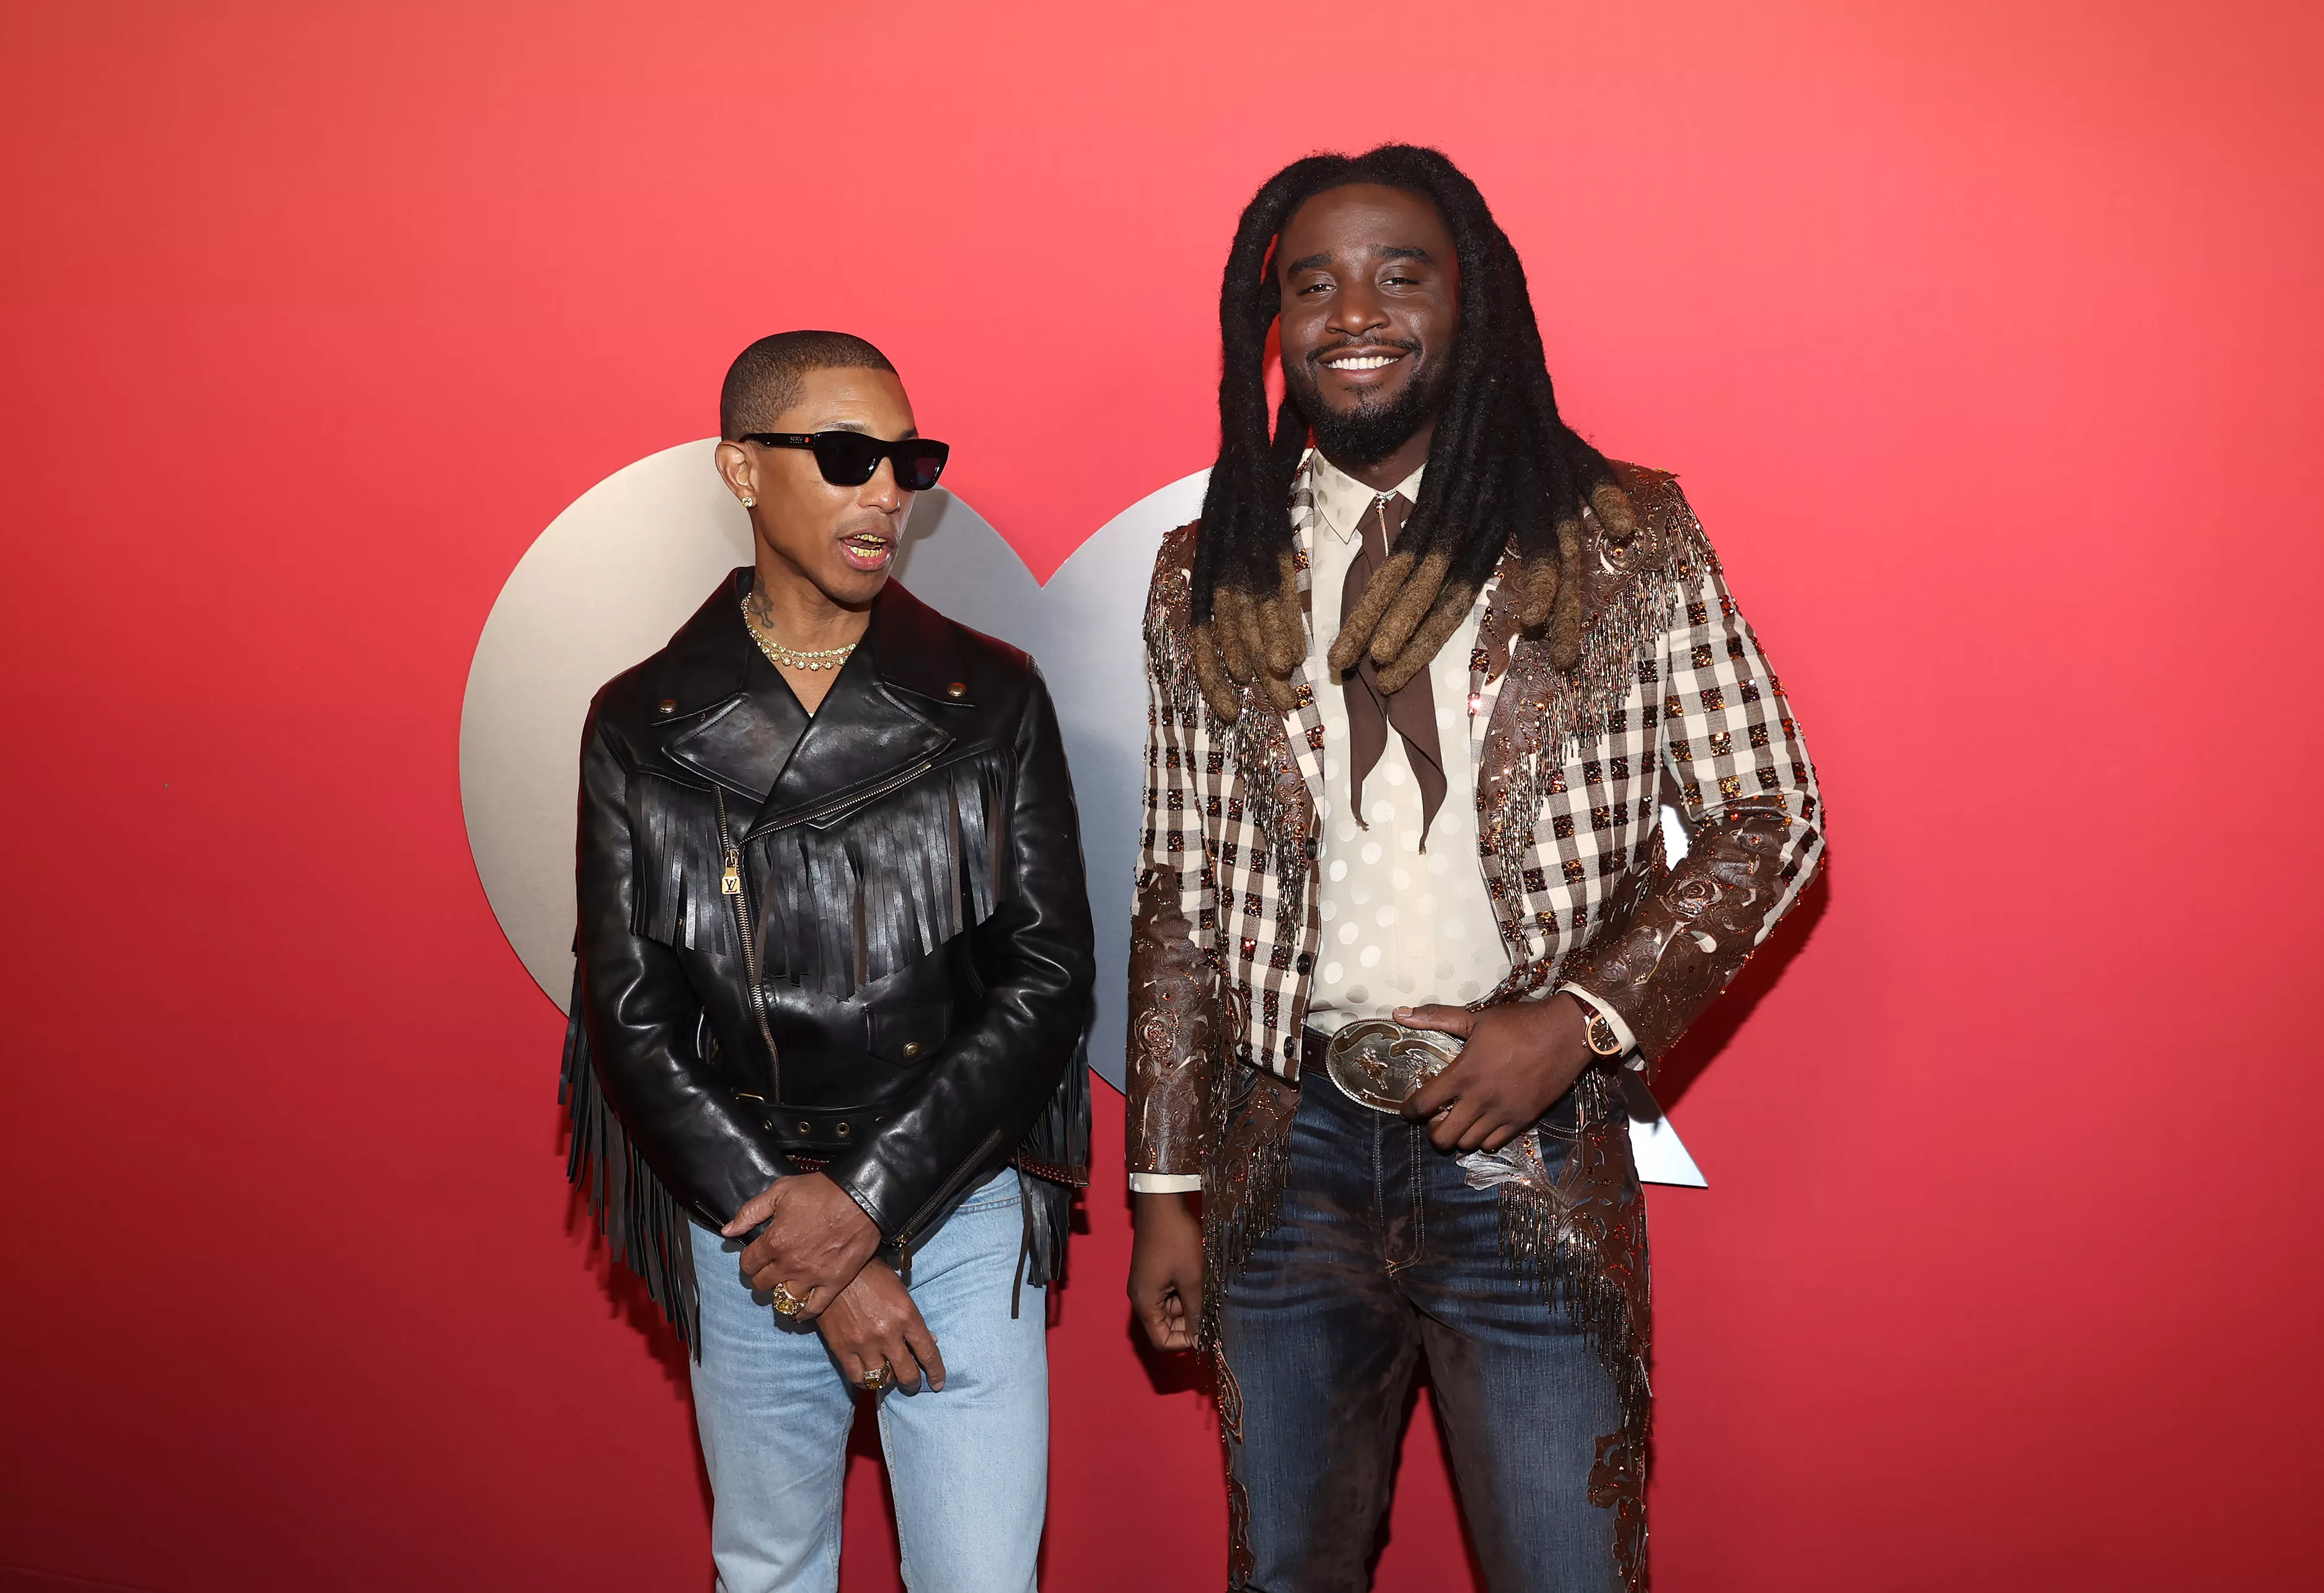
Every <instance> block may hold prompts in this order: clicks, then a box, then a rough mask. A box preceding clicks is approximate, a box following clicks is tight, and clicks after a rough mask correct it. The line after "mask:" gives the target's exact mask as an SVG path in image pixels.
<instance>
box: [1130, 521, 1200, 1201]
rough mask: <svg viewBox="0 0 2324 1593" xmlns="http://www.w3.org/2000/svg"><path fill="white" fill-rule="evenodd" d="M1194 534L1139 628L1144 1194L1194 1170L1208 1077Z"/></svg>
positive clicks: (1135, 1080)
mask: <svg viewBox="0 0 2324 1593" xmlns="http://www.w3.org/2000/svg"><path fill="white" fill-rule="evenodd" d="M1192 529H1193V528H1191V527H1188V528H1185V529H1182V530H1179V531H1176V532H1173V533H1172V534H1171V536H1170V537H1169V538H1168V539H1167V540H1166V541H1165V542H1164V544H1163V548H1162V557H1161V558H1160V559H1159V560H1158V561H1157V566H1156V570H1155V577H1154V588H1153V596H1152V599H1151V602H1150V603H1149V605H1148V615H1147V624H1146V690H1147V714H1146V781H1145V787H1146V823H1145V826H1144V833H1143V836H1142V838H1141V841H1140V843H1139V857H1138V892H1137V900H1136V906H1135V907H1134V908H1133V909H1132V913H1131V917H1130V1055H1129V1057H1128V1059H1127V1061H1128V1064H1129V1065H1128V1068H1127V1070H1126V1071H1127V1073H1128V1076H1129V1082H1130V1088H1129V1091H1128V1105H1129V1114H1130V1124H1129V1135H1128V1139H1129V1156H1130V1175H1131V1177H1132V1179H1133V1180H1136V1181H1139V1183H1143V1185H1144V1187H1147V1188H1155V1187H1163V1188H1169V1187H1186V1186H1187V1185H1186V1184H1185V1183H1184V1182H1183V1181H1186V1180H1193V1179H1197V1178H1199V1176H1200V1175H1201V1173H1202V1170H1203V1150H1204V1137H1205V1135H1206V1134H1207V1132H1208V1130H1209V1126H1210V1122H1211V1112H1210V1091H1211V1089H1212V1088H1213V1082H1214V1081H1213V1078H1212V1067H1213V1044H1212V1031H1213V1025H1214V1023H1215V1022H1216V1014H1215V1013H1213V1010H1212V1002H1213V994H1214V991H1213V979H1212V977H1211V964H1210V951H1211V941H1212V937H1213V935H1214V934H1215V933H1216V931H1215V925H1216V921H1217V903H1216V901H1215V899H1214V898H1213V890H1212V888H1211V885H1210V882H1209V881H1210V872H1209V870H1208V869H1207V868H1206V867H1205V863H1206V861H1207V854H1206V852H1205V850H1204V824H1203V780H1202V771H1203V769H1204V767H1205V763H1206V760H1207V759H1208V757H1209V753H1210V748H1209V744H1208V736H1207V734H1206V733H1205V729H1204V724H1203V706H1202V695H1201V692H1200V690H1199V688H1198V687H1197V686H1195V684H1194V680H1193V678H1192V675H1193V667H1192V665H1191V663H1190V662H1188V655H1187V651H1186V648H1187V631H1188V627H1187V617H1186V606H1187V604H1186V574H1185V565H1186V562H1187V558H1188V557H1189V553H1190V549H1191V543H1192ZM1148 1179H1152V1180H1155V1181H1156V1182H1154V1183H1147V1182H1145V1181H1146V1180H1148ZM1161 1180H1168V1181H1169V1182H1168V1183H1162V1182H1160V1181H1161Z"/></svg>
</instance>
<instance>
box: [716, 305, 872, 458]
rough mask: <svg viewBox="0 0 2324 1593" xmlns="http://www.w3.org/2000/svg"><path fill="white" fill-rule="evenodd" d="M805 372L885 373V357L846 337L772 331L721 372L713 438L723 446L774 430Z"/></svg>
mask: <svg viewBox="0 0 2324 1593" xmlns="http://www.w3.org/2000/svg"><path fill="white" fill-rule="evenodd" d="M809 371H885V372H887V373H889V374H890V375H893V374H895V371H896V367H895V366H894V365H892V364H889V363H888V356H887V355H884V354H881V352H880V351H879V350H878V349H876V348H874V347H872V346H871V345H870V344H869V343H866V342H865V341H864V340H863V339H862V338H861V337H858V336H854V335H853V334H852V333H847V332H778V333H776V334H775V335H774V336H771V337H761V338H760V339H759V340H758V341H757V342H756V343H753V344H752V345H751V346H750V347H748V348H746V349H744V350H743V351H742V353H741V354H739V355H735V357H734V363H733V364H732V365H729V366H728V367H727V368H726V385H725V386H724V387H723V388H721V389H720V390H719V392H718V435H719V436H720V437H724V438H725V439H726V440H727V441H728V442H730V443H731V442H733V441H734V440H735V439H736V438H737V437H742V436H744V435H745V434H747V433H750V432H753V431H775V430H778V429H779V428H778V427H777V425H776V424H775V423H776V421H778V420H779V419H781V418H782V415H783V411H784V410H788V409H789V408H790V407H791V406H792V405H793V404H796V403H798V399H799V388H800V383H801V382H802V381H803V380H804V379H805V377H806V376H807V373H808V372H809Z"/></svg>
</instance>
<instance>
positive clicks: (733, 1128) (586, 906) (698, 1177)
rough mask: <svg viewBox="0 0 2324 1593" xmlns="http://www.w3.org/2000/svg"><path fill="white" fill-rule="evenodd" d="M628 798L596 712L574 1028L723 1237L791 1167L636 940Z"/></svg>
mask: <svg viewBox="0 0 2324 1593" xmlns="http://www.w3.org/2000/svg"><path fill="white" fill-rule="evenodd" d="M629 787H630V776H629V771H628V767H627V765H626V763H625V761H624V760H623V758H622V751H621V749H620V748H619V746H618V745H616V744H615V741H614V739H613V737H612V736H610V735H609V734H608V733H607V732H606V731H605V730H604V727H603V725H602V724H601V723H600V721H599V716H598V714H597V712H596V710H595V709H593V710H592V711H591V713H590V716H589V725H588V729H587V730H586V732H584V735H583V741H582V751H581V825H580V849H579V858H578V865H579V867H578V875H577V879H576V883H577V886H578V896H579V907H580V927H579V934H578V936H577V939H576V947H575V949H576V952H577V953H578V959H577V966H576V979H575V1002H574V1018H575V1020H576V1024H575V1027H576V1030H577V1031H578V1032H579V1034H580V1035H581V1036H585V1037H586V1040H587V1043H588V1050H589V1053H590V1060H591V1064H592V1066H593V1069H594V1079H595V1083H596V1085H597V1087H599V1088H601V1089H602V1090H603V1091H604V1096H605V1099H606V1100H607V1101H608V1102H610V1104H611V1105H612V1107H613V1111H614V1113H615V1115H616V1116H617V1117H618V1119H619V1121H620V1126H621V1128H622V1130H623V1131H624V1132H625V1133H626V1135H627V1136H628V1138H629V1141H630V1143H631V1144H632V1146H634V1147H635V1149H636V1151H637V1153H638V1154H639V1155H640V1156H641V1157H642V1158H643V1159H644V1162H645V1165H647V1166H648V1167H649V1168H650V1169H651V1170H652V1172H653V1174H654V1175H655V1177H656V1178H658V1179H659V1181H660V1182H661V1183H662V1184H663V1185H664V1186H665V1187H667V1188H668V1190H669V1192H670V1194H671V1195H673V1196H675V1197H676V1198H677V1200H678V1202H679V1203H680V1204H681V1205H684V1206H686V1207H687V1208H688V1209H689V1210H690V1211H693V1213H694V1214H695V1215H696V1217H698V1218H700V1219H701V1220H704V1221H705V1222H708V1223H710V1224H711V1225H712V1226H714V1227H715V1226H718V1225H720V1224H723V1223H724V1222H725V1221H727V1220H729V1219H730V1218H732V1217H733V1215H734V1212H735V1211H736V1210H737V1209H738V1208H739V1207H741V1206H742V1203H743V1202H746V1201H748V1200H750V1199H751V1198H752V1196H753V1195H756V1194H758V1193H759V1192H761V1190H763V1189H765V1188H766V1187H767V1185H768V1184H770V1183H773V1182H774V1181H775V1179H776V1178H778V1177H779V1176H780V1175H781V1174H785V1173H788V1172H789V1171H790V1170H791V1168H790V1165H789V1163H788V1160H787V1159H786V1158H785V1157H784V1156H783V1154H782V1153H781V1151H779V1149H777V1148H776V1146H775V1144H774V1141H773V1138H772V1137H771V1136H770V1135H769V1134H768V1133H766V1132H765V1130H764V1129H763V1128H762V1127H761V1125H760V1124H759V1122H758V1121H757V1120H755V1119H752V1118H750V1117H747V1116H744V1115H743V1114H742V1113H741V1112H739V1111H738V1110H736V1109H735V1106H734V1103H733V1098H732V1095H731V1093H730V1092H729V1091H727V1090H726V1089H725V1088H724V1085H723V1084H722V1083H721V1082H720V1081H719V1080H718V1078H717V1076H716V1074H715V1072H714V1070H713V1069H712V1067H711V1065H710V1064H708V1063H707V1062H705V1060H704V1058H703V1056H702V1054H701V1052H700V1050H699V1049H698V1047H697V1044H696V1036H697V1035H698V1034H699V1033H700V1032H701V1024H700V1019H701V1017H702V1003H701V1001H700V1000H699V999H698V998H697V997H696V995H695V991H694V987H693V986H692V984H690V983H689V982H688V981H687V977H686V973H685V971H684V970H683V969H682V968H681V967H680V966H679V965H678V953H676V952H674V951H672V950H671V949H670V948H669V946H667V945H664V944H661V943H660V942H659V941H656V940H650V939H648V938H647V937H646V936H644V935H640V934H638V933H637V930H636V905H637V879H636V846H635V842H634V839H633V837H632V833H631V829H630V789H629ZM576 1121H578V1119H576Z"/></svg>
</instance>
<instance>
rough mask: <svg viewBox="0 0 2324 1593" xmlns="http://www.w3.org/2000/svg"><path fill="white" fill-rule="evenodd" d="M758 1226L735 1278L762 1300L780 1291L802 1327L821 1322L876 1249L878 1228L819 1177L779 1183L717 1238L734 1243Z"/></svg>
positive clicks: (800, 1176)
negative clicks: (764, 1295) (743, 1280)
mask: <svg viewBox="0 0 2324 1593" xmlns="http://www.w3.org/2000/svg"><path fill="white" fill-rule="evenodd" d="M761 1222H763V1223H765V1224H766V1225H767V1229H766V1231H765V1232H764V1233H761V1235H760V1236H759V1237H758V1238H755V1239H752V1241H751V1242H750V1244H749V1245H747V1246H745V1247H744V1248H743V1250H742V1275H743V1276H744V1277H746V1278H748V1279H750V1280H751V1286H752V1288H754V1289H758V1290H761V1291H762V1292H764V1293H767V1294H772V1293H773V1292H774V1291H775V1289H776V1288H777V1287H778V1286H779V1287H781V1288H782V1289H784V1290H785V1291H787V1292H788V1294H789V1295H790V1297H791V1298H792V1299H794V1300H797V1301H798V1302H799V1310H798V1320H799V1321H814V1320H815V1319H816V1317H817V1316H819V1315H821V1314H822V1313H823V1312H824V1311H825V1309H826V1308H827V1307H828V1306H830V1304H831V1303H832V1302H834V1301H835V1300H837V1299H838V1298H839V1296H840V1295H841V1294H843V1293H844V1292H845V1291H846V1289H847V1287H848V1285H851V1284H853V1282H854V1281H855V1276H856V1275H857V1274H858V1273H860V1272H862V1270H863V1264H864V1263H865V1262H867V1261H869V1260H871V1257H872V1255H873V1253H874V1252H876V1251H877V1250H878V1249H879V1248H880V1228H879V1225H878V1224H877V1223H875V1222H873V1221H872V1220H871V1218H870V1217H869V1216H867V1215H865V1213H864V1211H863V1208H862V1207H861V1206H859V1205H857V1204H856V1203H855V1202H854V1201H853V1199H851V1198H850V1197H849V1195H848V1193H847V1192H846V1191H845V1190H844V1189H842V1188H840V1187H839V1185H837V1184H836V1183H833V1182H832V1181H831V1180H830V1179H828V1178H826V1177H825V1176H824V1175H823V1174H820V1173H802V1174H793V1175H791V1176H790V1177H788V1178H778V1179H777V1180H775V1182H774V1183H771V1184H769V1185H768V1186H767V1189H766V1191H765V1192H764V1193H761V1194H759V1195H756V1196H754V1197H752V1200H750V1201H749V1202H747V1203H745V1204H744V1206H743V1207H742V1210H741V1211H737V1212H735V1213H734V1220H733V1221H732V1222H729V1223H728V1224H727V1225H726V1226H725V1227H724V1228H723V1229H719V1231H720V1232H721V1233H723V1234H724V1235H725V1236H726V1237H727V1238H730V1239H731V1238H738V1237H740V1236H741V1235H742V1234H746V1233H748V1232H750V1231H751V1229H753V1228H756V1227H757V1226H758V1225H759V1224H760V1223H761Z"/></svg>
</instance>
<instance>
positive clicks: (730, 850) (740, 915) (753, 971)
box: [710, 786, 783, 1100]
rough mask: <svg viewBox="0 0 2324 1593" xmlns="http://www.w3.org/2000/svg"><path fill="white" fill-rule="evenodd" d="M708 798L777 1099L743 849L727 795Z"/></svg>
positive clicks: (778, 1081) (777, 1077)
mask: <svg viewBox="0 0 2324 1593" xmlns="http://www.w3.org/2000/svg"><path fill="white" fill-rule="evenodd" d="M710 799H711V800H712V801H713V802H715V803H716V804H717V806H718V850H719V851H720V852H724V854H725V857H726V867H725V869H724V871H723V872H721V873H720V874H719V876H718V891H719V894H720V895H722V896H724V897H726V898H730V899H731V900H732V901H733V904H734V926H735V928H737V929H738V930H740V931H742V971H743V975H744V977H746V978H747V979H749V980H750V981H751V1010H752V1012H753V1013H755V1014H757V1016H758V1019H759V1038H761V1040H764V1041H765V1042H766V1043H767V1077H768V1081H769V1084H770V1089H769V1091H768V1093H769V1094H770V1096H771V1097H772V1098H773V1099H775V1100H781V1099H782V1098H783V1064H782V1060H781V1058H780V1056H779V1054H777V1053H776V1050H775V1031H774V1029H773V1028H772V1027H770V1025H769V1024H768V1022H767V992H766V990H764V989H763V988H761V983H760V975H761V972H762V971H763V969H762V968H761V963H760V962H759V943H758V941H757V939H756V938H755V937H754V936H753V935H752V934H751V893H750V892H749V891H747V890H745V889H742V848H741V847H739V846H736V845H735V844H734V840H733V835H732V834H731V833H729V832H728V830H727V828H726V793H725V792H724V791H722V790H720V789H719V788H718V787H716V786H713V787H710Z"/></svg>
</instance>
